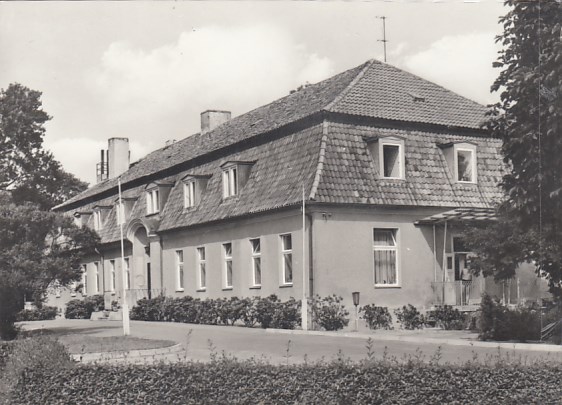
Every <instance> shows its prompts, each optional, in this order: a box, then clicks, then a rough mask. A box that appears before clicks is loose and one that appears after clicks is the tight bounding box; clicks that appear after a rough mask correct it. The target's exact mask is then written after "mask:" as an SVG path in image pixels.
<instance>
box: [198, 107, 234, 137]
mask: <svg viewBox="0 0 562 405" xmlns="http://www.w3.org/2000/svg"><path fill="white" fill-rule="evenodd" d="M230 115H231V114H230V111H222V110H207V111H203V112H202V113H201V133H205V132H209V131H212V130H213V129H215V128H216V127H218V126H219V125H221V124H224V123H225V122H226V121H228V120H229V119H230Z"/></svg>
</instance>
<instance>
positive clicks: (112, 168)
mask: <svg viewBox="0 0 562 405" xmlns="http://www.w3.org/2000/svg"><path fill="white" fill-rule="evenodd" d="M107 143H108V146H107V166H108V175H109V176H108V178H110V179H112V178H114V177H117V176H119V175H120V174H122V173H124V172H126V171H127V170H128V169H129V158H130V152H129V138H110V139H109V140H108V141H107Z"/></svg>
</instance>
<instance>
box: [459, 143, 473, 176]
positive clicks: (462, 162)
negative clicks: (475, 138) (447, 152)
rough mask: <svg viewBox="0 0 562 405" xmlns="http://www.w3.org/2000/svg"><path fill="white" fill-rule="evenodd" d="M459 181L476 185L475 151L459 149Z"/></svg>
mask: <svg viewBox="0 0 562 405" xmlns="http://www.w3.org/2000/svg"><path fill="white" fill-rule="evenodd" d="M456 157H457V165H456V169H457V181H459V182H466V183H474V173H476V167H475V162H476V161H475V159H474V151H473V150H471V149H461V148H459V149H457V154H456Z"/></svg>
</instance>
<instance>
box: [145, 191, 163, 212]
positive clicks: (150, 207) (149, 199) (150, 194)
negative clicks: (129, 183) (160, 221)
mask: <svg viewBox="0 0 562 405" xmlns="http://www.w3.org/2000/svg"><path fill="white" fill-rule="evenodd" d="M158 197H159V192H158V189H157V188H155V189H153V190H150V191H147V192H146V213H147V214H154V213H157V212H159V211H160V204H159V201H158Z"/></svg>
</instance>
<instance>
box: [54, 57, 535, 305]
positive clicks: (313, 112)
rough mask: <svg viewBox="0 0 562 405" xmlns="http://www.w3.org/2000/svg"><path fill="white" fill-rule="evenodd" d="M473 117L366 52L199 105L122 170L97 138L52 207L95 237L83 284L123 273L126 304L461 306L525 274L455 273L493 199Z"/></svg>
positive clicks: (120, 147) (92, 285)
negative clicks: (236, 104)
mask: <svg viewBox="0 0 562 405" xmlns="http://www.w3.org/2000/svg"><path fill="white" fill-rule="evenodd" d="M485 112H486V108H485V107H484V106H481V105H479V104H477V103H475V102H473V101H471V100H468V99H466V98H463V97H461V96H459V95H457V94H455V93H453V92H451V91H449V90H446V89H444V88H442V87H440V86H438V85H436V84H433V83H431V82H428V81H426V80H424V79H421V78H419V77H417V76H415V75H412V74H410V73H407V72H405V71H402V70H400V69H397V68H395V67H393V66H391V65H388V64H385V63H381V62H378V61H375V60H372V61H368V62H366V63H364V64H363V65H361V66H358V67H356V68H353V69H350V70H348V71H346V72H343V73H341V74H338V75H336V76H334V77H332V78H330V79H327V80H325V81H322V82H320V83H317V84H314V85H310V86H307V87H305V88H302V89H300V90H299V91H296V92H293V93H291V94H290V95H288V96H286V97H284V98H281V99H279V100H277V101H274V102H272V103H270V104H268V105H265V106H263V107H259V108H257V109H255V110H253V111H250V112H248V113H246V114H243V115H241V116H238V117H235V118H231V116H230V113H229V112H225V111H206V112H204V113H202V114H201V132H200V133H198V134H195V135H192V136H189V137H187V138H185V139H183V140H180V141H177V142H168V143H167V144H166V146H165V147H163V148H161V149H159V150H156V151H154V152H152V153H150V154H149V155H147V156H146V157H145V158H143V159H141V160H140V161H138V162H136V163H133V164H131V165H129V152H128V140H127V139H126V138H113V139H110V140H109V149H108V151H107V154H106V153H104V152H102V159H101V163H100V165H98V166H99V167H98V177H99V180H100V181H99V182H98V184H96V185H94V186H93V187H91V188H90V189H88V190H86V191H84V192H83V193H81V194H80V195H78V196H76V197H74V198H72V199H70V200H68V201H66V202H65V203H63V204H61V205H59V206H57V207H55V209H56V210H58V211H63V212H66V213H68V214H69V215H73V216H74V217H75V219H76V221H77V223H78V224H83V225H87V226H92V227H94V228H95V229H96V230H97V231H98V233H99V235H100V236H101V240H102V245H101V246H100V247H99V249H98V252H97V253H96V255H94V256H92V257H89V258H88V260H87V261H86V262H85V263H84V284H85V287H84V291H83V293H84V294H87V295H91V294H98V293H99V294H102V293H103V294H105V295H106V297H108V298H107V299H108V300H113V299H119V297H120V291H121V288H122V280H125V281H124V282H125V284H126V288H127V289H129V292H128V297H129V299H130V300H131V304H133V303H134V302H135V301H136V300H137V299H139V298H141V297H144V296H152V295H154V294H160V293H164V294H166V295H169V296H184V295H190V296H194V297H199V298H206V297H213V298H215V297H230V296H239V297H240V296H256V295H259V296H267V295H270V294H277V295H278V296H279V297H280V298H281V299H282V300H285V299H288V298H289V297H295V298H297V299H299V298H301V297H303V293H305V294H306V295H308V296H311V295H313V294H314V295H315V294H318V295H320V296H327V295H331V294H337V295H340V296H342V297H343V298H344V302H345V304H346V305H347V306H348V307H351V306H352V294H351V293H352V292H353V291H359V292H360V293H361V304H366V303H376V304H377V305H382V306H388V307H397V306H401V305H404V304H407V303H411V304H413V305H415V306H417V307H419V308H426V309H427V308H430V307H431V306H433V305H436V304H440V303H443V302H444V303H447V304H452V305H458V306H463V307H470V306H471V305H475V304H477V303H478V302H479V300H480V295H481V293H482V291H484V290H485V289H490V290H493V291H496V293H498V294H500V295H503V297H504V299H505V300H509V301H510V302H515V301H518V300H519V301H520V300H521V299H523V298H529V297H534V298H536V297H538V296H539V295H540V291H542V290H541V289H540V287H541V282H540V281H539V280H538V279H537V278H536V277H532V276H531V277H529V278H528V280H527V282H526V283H525V286H522V285H521V284H520V283H518V282H517V280H514V281H513V282H512V283H511V284H510V285H505V284H504V285H501V286H497V285H492V284H493V283H492V282H491V281H490V280H484V279H476V278H473V277H471V276H470V274H468V273H467V272H466V271H465V267H466V260H467V257H468V256H469V255H470V252H467V249H466V248H464V247H463V241H462V239H460V238H459V235H460V232H461V231H462V227H463V226H470V223H471V221H477V220H486V219H489V217H490V215H491V214H492V210H491V208H492V207H493V205H494V204H495V203H496V202H497V201H498V200H499V199H501V198H502V194H501V191H500V190H499V188H498V186H497V185H498V183H499V181H500V179H501V176H502V172H503V170H504V169H503V163H502V159H501V157H500V146H501V141H500V140H499V139H494V138H491V137H490V136H489V134H487V133H486V132H485V131H484V130H482V129H481V128H480V124H481V122H482V121H483V120H484V115H485ZM105 156H107V159H104V157H105ZM118 178H119V179H120V182H121V188H122V204H121V205H119V197H118ZM303 200H304V205H305V207H304V215H303ZM121 222H122V223H123V229H124V238H125V257H126V258H125V260H124V265H122V263H121V250H120V223H121ZM123 271H124V272H125V277H124V278H123V277H122V272H123ZM303 286H304V291H303ZM533 289H534V290H533ZM71 293H72V292H71V291H67V292H63V293H62V296H61V297H60V298H58V300H59V301H60V302H61V303H62V302H64V301H65V299H67V297H65V294H71ZM74 294H76V293H74ZM506 294H507V295H506ZM78 295H79V296H80V295H81V294H80V293H78ZM52 300H55V301H56V300H57V298H52V299H51V303H52V302H53V301H52Z"/></svg>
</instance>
